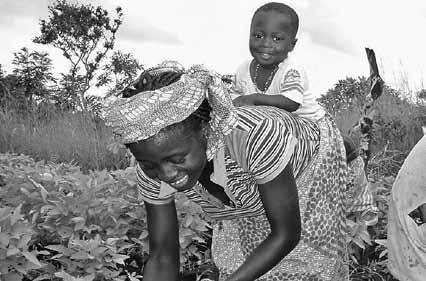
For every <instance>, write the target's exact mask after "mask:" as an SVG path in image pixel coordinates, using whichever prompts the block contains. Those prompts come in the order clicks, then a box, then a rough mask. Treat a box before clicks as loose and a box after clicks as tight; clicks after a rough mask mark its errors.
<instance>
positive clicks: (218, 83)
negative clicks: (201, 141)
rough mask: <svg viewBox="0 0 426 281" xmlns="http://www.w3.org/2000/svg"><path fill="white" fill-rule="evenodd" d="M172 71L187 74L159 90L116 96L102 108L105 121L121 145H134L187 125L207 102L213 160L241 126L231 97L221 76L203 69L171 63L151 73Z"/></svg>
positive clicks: (208, 142) (208, 129)
mask: <svg viewBox="0 0 426 281" xmlns="http://www.w3.org/2000/svg"><path fill="white" fill-rule="evenodd" d="M170 71H173V72H178V73H183V74H182V76H181V77H180V79H179V80H178V81H176V82H174V83H172V84H170V85H168V86H165V87H162V88H159V89H156V90H147V91H142V92H140V93H137V94H135V95H133V96H131V97H128V98H123V97H117V96H113V97H110V98H108V99H106V100H105V101H104V104H103V107H102V114H101V116H102V119H103V120H104V121H105V124H106V125H107V126H109V127H111V128H112V131H113V134H114V136H115V137H116V139H117V140H118V141H119V142H121V143H124V144H126V143H134V142H137V141H140V140H145V139H147V138H150V137H152V136H154V135H156V134H157V133H158V132H159V131H160V130H161V129H163V128H165V127H167V126H169V125H172V124H175V123H179V122H181V121H183V120H184V119H186V118H187V117H188V116H189V115H191V114H192V113H193V112H194V111H196V110H197V109H198V108H199V106H200V105H201V103H202V102H203V101H204V100H205V99H206V98H207V100H208V102H209V105H210V107H211V109H212V110H211V112H210V121H209V122H208V126H207V128H206V131H205V134H206V137H207V151H206V154H207V158H208V159H209V160H210V159H212V158H213V156H214V155H215V154H216V152H217V150H218V149H219V148H221V147H222V146H223V144H224V136H225V135H227V134H229V133H230V132H231V130H232V129H233V128H234V127H235V125H236V123H237V113H236V109H235V107H234V106H233V104H232V100H231V97H230V95H229V94H228V91H227V89H226V87H225V86H224V84H223V82H222V79H221V77H220V75H218V74H217V73H214V72H212V71H209V70H207V69H206V68H205V67H203V66H201V65H196V66H192V67H191V68H190V69H188V70H187V71H185V70H184V69H183V67H181V66H180V65H178V64H177V63H175V62H170V61H167V62H163V63H162V64H160V65H158V66H156V67H154V68H151V69H149V70H147V72H148V73H149V74H150V75H151V76H156V75H159V74H161V73H164V72H170ZM142 77H143V76H141V78H142ZM142 79H143V78H142ZM137 83H141V81H139V80H137V81H135V82H134V83H133V84H132V85H130V86H129V87H128V88H127V89H126V90H127V91H132V90H133V89H132V87H133V88H134V86H136V85H137Z"/></svg>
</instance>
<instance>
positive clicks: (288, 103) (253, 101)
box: [233, 94, 300, 112]
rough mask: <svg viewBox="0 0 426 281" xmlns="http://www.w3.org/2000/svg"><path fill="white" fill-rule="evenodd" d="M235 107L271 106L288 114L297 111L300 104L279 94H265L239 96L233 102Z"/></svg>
mask: <svg viewBox="0 0 426 281" xmlns="http://www.w3.org/2000/svg"><path fill="white" fill-rule="evenodd" d="M233 103H234V105H235V106H242V105H269V106H275V107H278V108H281V109H284V110H287V111H288V112H293V111H296V110H297V109H298V108H299V106H300V104H299V103H297V102H295V101H293V100H291V99H289V98H287V97H285V96H283V95H281V94H279V95H265V94H250V95H245V96H239V97H237V98H235V99H234V100H233Z"/></svg>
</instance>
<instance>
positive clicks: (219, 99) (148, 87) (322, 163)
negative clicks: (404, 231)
mask: <svg viewBox="0 0 426 281" xmlns="http://www.w3.org/2000/svg"><path fill="white" fill-rule="evenodd" d="M125 97H128V98H125ZM103 117H104V119H105V121H106V124H107V125H108V126H110V127H112V129H113V132H114V134H115V135H116V136H117V137H118V138H119V139H121V141H122V142H123V143H125V144H126V145H127V147H128V148H129V149H130V151H131V152H132V153H133V155H134V156H135V158H136V160H137V161H138V164H139V165H138V169H137V172H138V180H139V189H140V194H141V195H142V197H143V199H144V201H145V206H146V209H147V214H148V231H149V243H150V257H149V260H148V262H147V264H146V267H145V270H144V281H147V280H165V281H167V280H178V274H179V242H178V241H179V237H178V226H177V216H176V209H175V205H174V200H173V196H174V193H175V192H183V193H185V194H186V195H187V197H188V198H189V199H191V200H193V201H194V202H196V203H197V204H199V205H200V206H201V207H202V208H203V210H204V211H205V212H206V213H207V214H208V215H209V216H210V217H211V218H213V219H214V220H215V223H214V224H213V242H212V255H213V258H214V262H215V263H216V265H217V267H218V268H219V270H220V280H227V281H235V280H298V281H299V280H339V281H340V280H348V266H347V255H346V248H345V244H344V215H345V212H344V207H343V205H344V204H343V203H344V202H343V198H344V191H345V173H344V171H345V168H346V167H345V156H344V148H343V142H342V139H341V137H340V135H339V133H338V130H337V128H336V126H335V125H334V123H333V122H332V121H330V119H329V118H328V117H327V118H323V119H322V120H321V121H320V122H318V123H317V124H314V123H313V122H311V121H309V120H305V119H302V118H297V117H295V116H293V115H291V114H289V113H287V112H285V111H283V110H280V109H276V108H273V107H266V106H257V107H240V108H235V107H234V106H233V105H232V101H231V99H230V95H229V94H228V92H227V91H226V88H225V87H224V85H223V84H222V81H221V79H220V77H219V76H218V75H216V74H214V73H212V72H209V71H207V70H205V69H203V68H202V67H197V66H195V67H192V68H191V69H190V70H189V71H187V72H184V71H183V70H181V69H180V68H179V67H177V66H176V65H173V64H167V63H164V64H162V65H160V66H158V67H157V68H154V69H151V70H148V71H146V72H145V73H143V74H142V75H141V77H140V79H139V80H138V81H137V82H136V83H135V84H134V85H133V87H130V88H128V89H127V90H126V91H125V92H124V94H123V97H122V98H116V99H113V100H112V101H109V102H108V103H107V104H106V105H105V107H104V113H103Z"/></svg>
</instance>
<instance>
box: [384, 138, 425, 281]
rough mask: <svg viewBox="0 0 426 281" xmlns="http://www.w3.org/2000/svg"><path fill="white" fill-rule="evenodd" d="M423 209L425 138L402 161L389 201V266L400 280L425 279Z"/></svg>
mask: <svg viewBox="0 0 426 281" xmlns="http://www.w3.org/2000/svg"><path fill="white" fill-rule="evenodd" d="M425 209H426V136H423V138H422V139H421V140H420V141H419V142H418V143H417V144H416V146H415V147H414V148H413V149H412V150H411V152H410V154H409V155H408V156H407V158H406V159H405V161H404V164H403V165H402V167H401V169H400V171H399V173H398V176H397V178H396V180H395V182H394V184H393V187H392V193H391V200H390V202H389V218H388V238H387V246H388V258H389V259H388V267H389V270H390V272H391V273H392V274H393V275H394V276H395V277H396V278H398V280H400V281H423V280H425V276H426V223H425V222H426V218H425V217H424V216H425V213H426V210H425ZM416 211H420V213H418V214H416Z"/></svg>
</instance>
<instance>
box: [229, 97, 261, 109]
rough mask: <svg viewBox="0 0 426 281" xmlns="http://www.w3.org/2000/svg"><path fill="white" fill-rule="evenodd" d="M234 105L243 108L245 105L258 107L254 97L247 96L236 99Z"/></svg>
mask: <svg viewBox="0 0 426 281" xmlns="http://www.w3.org/2000/svg"><path fill="white" fill-rule="evenodd" d="M232 103H233V104H234V106H237V107H238V106H243V105H256V104H255V101H254V98H253V96H251V95H246V96H239V97H236V98H235V99H234V100H233V101H232Z"/></svg>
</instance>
